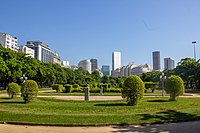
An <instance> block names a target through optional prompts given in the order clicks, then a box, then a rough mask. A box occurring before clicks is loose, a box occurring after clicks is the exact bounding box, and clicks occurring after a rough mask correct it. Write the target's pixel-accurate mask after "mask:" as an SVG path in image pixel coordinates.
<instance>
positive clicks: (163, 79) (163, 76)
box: [160, 73, 166, 96]
mask: <svg viewBox="0 0 200 133" xmlns="http://www.w3.org/2000/svg"><path fill="white" fill-rule="evenodd" d="M165 80H166V76H165V75H164V73H162V75H160V81H161V82H162V96H164V88H165V83H164V82H165Z"/></svg>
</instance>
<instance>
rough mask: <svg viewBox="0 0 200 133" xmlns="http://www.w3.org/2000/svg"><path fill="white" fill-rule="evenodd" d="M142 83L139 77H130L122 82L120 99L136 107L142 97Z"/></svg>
mask: <svg viewBox="0 0 200 133" xmlns="http://www.w3.org/2000/svg"><path fill="white" fill-rule="evenodd" d="M144 89H145V87H144V83H143V81H142V80H141V79H140V77H138V76H136V75H132V76H129V77H127V78H126V80H125V81H124V87H123V89H122V97H123V98H126V99H127V103H128V105H136V104H137V103H138V101H139V100H140V99H141V98H142V97H143V95H144Z"/></svg>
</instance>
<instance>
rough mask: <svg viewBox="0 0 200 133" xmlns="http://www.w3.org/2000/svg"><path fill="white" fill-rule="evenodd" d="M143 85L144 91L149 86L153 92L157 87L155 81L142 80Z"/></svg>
mask: <svg viewBox="0 0 200 133" xmlns="http://www.w3.org/2000/svg"><path fill="white" fill-rule="evenodd" d="M144 85H145V93H146V92H147V89H149V88H150V89H151V90H152V92H154V90H155V89H157V88H158V87H159V85H158V83H157V82H144Z"/></svg>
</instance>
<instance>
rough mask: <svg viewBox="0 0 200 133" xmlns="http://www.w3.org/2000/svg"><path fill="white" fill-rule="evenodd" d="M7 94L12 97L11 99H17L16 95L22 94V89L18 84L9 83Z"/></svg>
mask: <svg viewBox="0 0 200 133" xmlns="http://www.w3.org/2000/svg"><path fill="white" fill-rule="evenodd" d="M7 93H8V95H9V96H11V98H14V97H16V95H19V93H20V87H19V85H18V84H17V83H14V82H12V83H9V84H8V89H7Z"/></svg>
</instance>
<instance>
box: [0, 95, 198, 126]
mask: <svg viewBox="0 0 200 133" xmlns="http://www.w3.org/2000/svg"><path fill="white" fill-rule="evenodd" d="M199 100H200V99H198V98H178V100H177V101H176V102H169V101H168V98H167V97H156V98H154V97H152V98H144V99H143V100H142V101H141V102H140V103H139V105H137V106H127V105H126V102H125V101H123V100H121V101H88V102H86V101H65V100H58V99H53V98H37V99H36V100H35V101H34V102H32V103H30V104H24V103H23V100H22V99H21V98H16V99H8V98H5V97H1V98H0V121H1V122H5V121H12V122H13V121H14V122H31V123H37V124H38V123H39V124H125V123H127V124H128V123H138V122H155V121H162V120H182V119H188V118H199V117H200V102H199Z"/></svg>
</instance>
